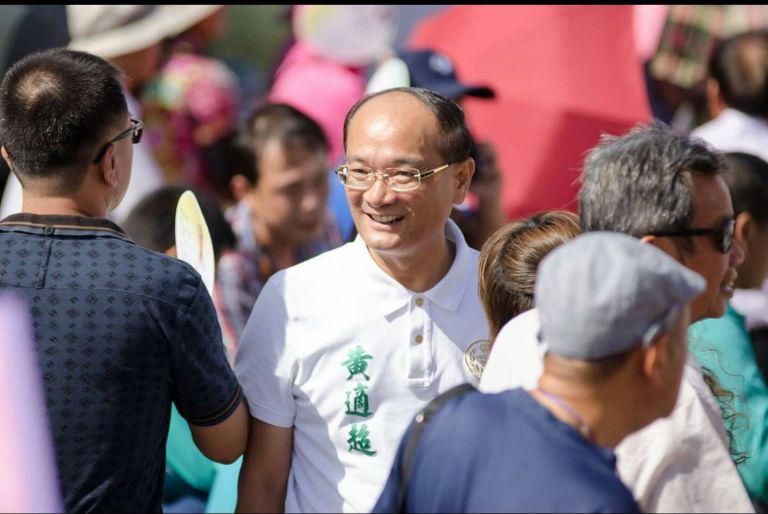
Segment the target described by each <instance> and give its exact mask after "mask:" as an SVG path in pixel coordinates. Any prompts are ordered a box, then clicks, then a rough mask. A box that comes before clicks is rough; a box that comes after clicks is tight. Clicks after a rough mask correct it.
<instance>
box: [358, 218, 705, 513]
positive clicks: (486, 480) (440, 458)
mask: <svg viewBox="0 0 768 514" xmlns="http://www.w3.org/2000/svg"><path fill="white" fill-rule="evenodd" d="M705 286H706V282H705V280H704V279H703V278H702V277H701V276H699V275H698V274H696V273H694V272H692V271H690V270H689V269H687V268H685V267H684V266H683V265H681V264H679V263H678V262H677V261H675V260H674V259H672V258H671V257H670V256H668V255H667V254H665V253H664V252H662V251H660V250H659V249H657V248H655V247H654V246H652V245H648V244H644V243H641V242H639V241H638V240H637V239H635V238H632V237H630V236H627V235H624V234H617V233H610V232H592V233H590V234H586V235H583V236H580V237H577V238H576V239H574V240H572V241H569V242H568V243H565V244H564V245H562V246H561V247H559V248H557V249H555V250H553V251H552V253H550V254H549V255H548V256H547V257H546V258H545V259H544V260H543V261H542V263H541V266H540V268H539V274H538V280H537V282H536V291H535V301H536V305H537V307H538V310H539V316H540V319H541V336H542V337H543V339H544V340H545V341H546V342H547V343H548V352H547V354H546V357H545V359H544V372H543V374H542V376H541V378H540V379H539V383H538V387H537V388H535V389H533V390H531V391H526V390H524V389H520V388H518V389H512V390H510V391H505V392H502V393H499V394H482V393H478V392H472V393H468V394H465V395H461V396H456V397H453V398H451V399H447V400H446V402H445V405H443V407H442V408H441V409H440V410H438V411H437V414H436V415H435V416H434V419H432V420H431V421H429V420H428V421H427V422H426V423H427V424H426V425H422V426H421V427H420V430H421V434H422V435H421V437H420V440H417V441H418V442H416V443H414V442H412V441H410V438H411V437H413V434H414V433H416V434H418V433H419V432H417V431H415V429H414V427H415V426H419V425H421V424H422V423H425V421H424V418H423V417H422V416H417V417H416V423H415V424H412V425H411V427H410V428H409V429H408V432H407V433H406V435H405V438H404V439H403V443H402V444H401V446H400V449H399V451H398V454H397V457H396V460H395V463H394V466H393V468H392V473H391V474H390V477H389V479H388V481H387V485H386V487H385V489H384V492H383V493H382V495H381V498H380V499H379V501H378V503H377V504H376V507H375V508H374V510H373V511H374V512H639V508H638V506H637V503H636V502H635V500H634V499H633V497H632V493H631V492H630V491H629V489H627V487H626V486H624V484H622V483H621V481H620V480H619V477H618V476H617V474H616V457H615V456H614V454H613V451H612V450H611V448H613V447H615V446H616V445H617V444H618V443H619V442H620V441H621V440H622V439H623V438H624V437H625V436H626V435H628V434H630V433H632V432H634V431H636V430H639V429H640V428H642V427H643V426H645V425H647V424H649V423H651V422H652V421H654V420H655V419H657V418H660V417H664V416H667V415H669V413H670V412H672V409H673V408H674V405H675V402H676V400H677V395H678V390H679V386H680V379H681V377H682V373H683V366H684V364H685V360H686V354H687V352H686V348H687V347H686V329H687V326H688V324H689V322H690V303H691V301H692V300H693V299H694V298H695V297H696V296H698V295H699V294H700V293H701V292H702V291H704V289H705ZM409 443H410V445H409ZM402 483H405V484H407V485H406V486H405V488H404V495H403V494H401V492H400V491H401V484H402Z"/></svg>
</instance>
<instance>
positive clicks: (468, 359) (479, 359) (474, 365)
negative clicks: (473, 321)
mask: <svg viewBox="0 0 768 514" xmlns="http://www.w3.org/2000/svg"><path fill="white" fill-rule="evenodd" d="M490 354H491V342H490V341H489V340H488V339H478V340H477V341H475V342H474V343H472V344H471V345H469V346H468V347H467V349H466V350H464V365H466V366H467V369H469V371H470V372H471V373H472V374H473V375H475V376H476V377H477V378H480V375H482V374H483V370H484V369H485V365H486V364H487V363H488V356H489V355H490Z"/></svg>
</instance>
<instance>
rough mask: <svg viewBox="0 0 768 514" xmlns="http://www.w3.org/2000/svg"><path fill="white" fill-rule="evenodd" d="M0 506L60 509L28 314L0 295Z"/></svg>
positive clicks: (26, 509)
mask: <svg viewBox="0 0 768 514" xmlns="http://www.w3.org/2000/svg"><path fill="white" fill-rule="evenodd" d="M0 391H2V394H0V512H61V511H62V506H61V496H60V493H59V486H58V479H57V475H56V467H55V460H54V454H53V446H52V443H51V434H50V433H49V429H48V420H47V418H46V412H45V401H44V397H43V387H42V382H41V379H40V371H39V369H38V364H37V359H36V357H35V352H34V348H33V344H32V331H31V329H30V321H29V314H28V313H27V310H26V308H25V307H24V304H23V303H22V302H21V301H19V300H17V299H16V298H13V297H11V296H10V295H6V296H0Z"/></svg>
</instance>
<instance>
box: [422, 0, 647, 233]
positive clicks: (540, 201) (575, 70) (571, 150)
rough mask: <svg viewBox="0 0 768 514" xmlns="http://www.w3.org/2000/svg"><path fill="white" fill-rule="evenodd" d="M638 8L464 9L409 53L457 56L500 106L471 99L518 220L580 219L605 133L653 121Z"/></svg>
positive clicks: (465, 73) (506, 204) (442, 15)
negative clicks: (555, 215) (545, 213)
mask: <svg viewBox="0 0 768 514" xmlns="http://www.w3.org/2000/svg"><path fill="white" fill-rule="evenodd" d="M632 16H633V12H632V6H629V5H623V6H622V5H619V6H578V5H517V6H455V7H451V8H448V9H446V10H444V11H441V12H439V13H437V14H436V15H434V16H432V17H430V18H427V19H425V20H424V21H422V22H421V24H420V25H419V26H418V27H417V28H416V29H415V31H414V34H413V35H412V38H411V43H410V46H411V47H413V48H433V49H436V50H439V51H442V52H443V53H445V54H446V55H448V56H450V57H451V58H452V59H453V61H454V64H455V66H456V68H457V75H458V76H460V77H461V78H462V81H465V82H468V83H483V84H488V85H490V86H491V87H492V88H493V89H494V90H495V91H496V95H497V97H496V99H495V100H477V99H467V100H465V105H464V107H465V109H466V111H467V117H468V121H469V124H470V128H471V129H472V131H473V134H474V135H475V137H476V138H477V139H479V140H490V141H491V142H492V143H493V144H494V145H495V147H496V149H497V152H498V155H499V159H500V163H501V168H502V173H503V179H504V184H503V190H502V205H503V208H504V212H505V214H506V215H507V216H508V217H510V218H517V217H521V216H526V215H529V214H531V213H533V212H536V211H539V210H548V209H555V208H564V209H569V210H572V211H575V210H576V207H577V206H576V195H577V193H578V183H577V179H578V176H579V173H580V170H581V165H582V162H583V158H584V153H585V152H586V151H587V150H589V148H591V147H592V146H594V145H595V144H596V143H597V142H598V140H599V137H600V134H601V133H603V132H607V133H611V134H617V133H623V132H625V131H627V130H628V129H629V128H630V127H631V126H633V125H634V124H636V123H637V122H641V121H648V120H650V119H651V115H650V109H649V106H648V100H647V95H646V92H645V85H644V82H643V77H642V68H641V65H640V62H639V59H638V57H637V52H636V49H635V42H634V36H633V17H632Z"/></svg>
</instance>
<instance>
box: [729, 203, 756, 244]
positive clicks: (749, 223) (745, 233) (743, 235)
mask: <svg viewBox="0 0 768 514" xmlns="http://www.w3.org/2000/svg"><path fill="white" fill-rule="evenodd" d="M755 228H757V227H756V225H755V218H754V217H753V216H752V215H751V214H750V213H748V212H747V211H744V212H740V213H739V215H738V216H736V225H735V227H734V229H733V238H734V239H735V240H736V242H737V243H739V246H741V247H742V248H744V249H746V250H748V249H749V248H748V243H749V238H750V237H751V236H752V232H754V230H755Z"/></svg>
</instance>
